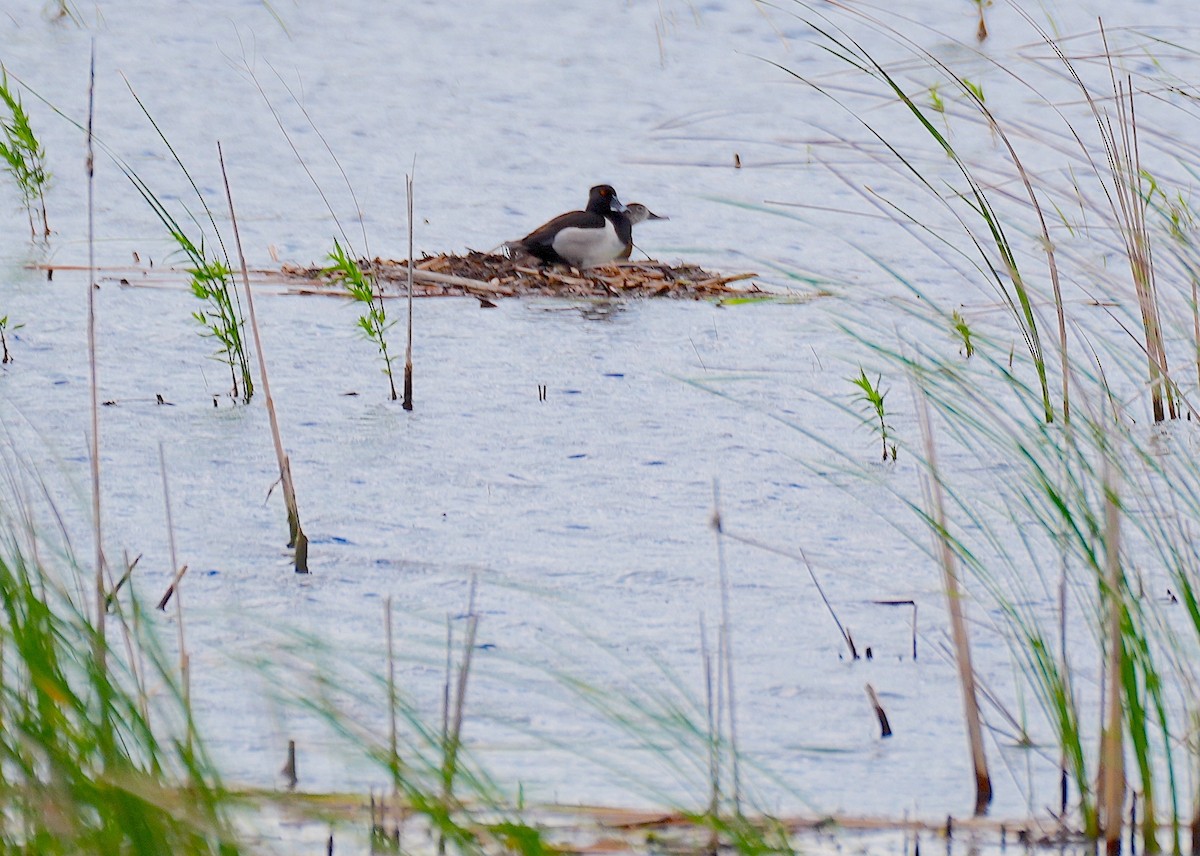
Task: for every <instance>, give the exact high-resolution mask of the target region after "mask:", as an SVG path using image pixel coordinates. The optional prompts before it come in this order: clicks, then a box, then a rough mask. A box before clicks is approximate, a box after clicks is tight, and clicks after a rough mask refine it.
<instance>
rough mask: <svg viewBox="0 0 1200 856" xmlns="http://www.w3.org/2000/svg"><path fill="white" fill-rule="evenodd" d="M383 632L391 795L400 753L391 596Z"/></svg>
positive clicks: (395, 785)
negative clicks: (385, 638)
mask: <svg viewBox="0 0 1200 856" xmlns="http://www.w3.org/2000/svg"><path fill="white" fill-rule="evenodd" d="M383 631H384V635H385V636H386V637H387V689H388V763H389V764H391V767H392V792H393V795H394V794H396V793H398V792H399V790H400V753H399V752H398V750H397V748H396V747H397V741H396V653H395V649H394V647H393V645H392V638H393V637H392V596H391V595H388V596H387V598H386V599H385V600H384V602H383Z"/></svg>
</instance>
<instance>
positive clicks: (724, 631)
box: [712, 479, 742, 817]
mask: <svg viewBox="0 0 1200 856" xmlns="http://www.w3.org/2000/svg"><path fill="white" fill-rule="evenodd" d="M712 527H713V532H714V533H715V534H716V537H717V574H718V580H719V583H720V588H721V627H720V633H719V635H718V639H717V663H718V674H719V675H721V676H722V677H723V678H724V684H725V703H726V705H727V711H728V714H729V772H730V776H731V778H732V781H731V783H730V785H731V789H732V797H733V812H734V816H735V817H740V816H741V814H742V788H741V778H740V775H739V770H738V741H737V706H736V704H735V703H734V699H735V693H734V682H733V640H732V638H731V627H730V620H729V572H728V569H727V567H726V564H725V537H724V536H725V527H724V523H723V522H722V519H721V488H720V485H719V484H718V482H717V481H716V479H714V480H713V516H712Z"/></svg>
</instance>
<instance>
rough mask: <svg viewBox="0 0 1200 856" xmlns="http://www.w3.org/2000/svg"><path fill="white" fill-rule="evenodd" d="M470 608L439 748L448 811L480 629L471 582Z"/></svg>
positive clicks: (441, 849)
mask: <svg viewBox="0 0 1200 856" xmlns="http://www.w3.org/2000/svg"><path fill="white" fill-rule="evenodd" d="M470 603H471V607H470V610H469V612H468V615H467V635H466V638H465V639H464V640H463V659H462V664H461V665H460V666H459V667H458V681H457V682H456V684H455V688H454V711H453V713H452V714H450V715H449V721H448V722H446V720H445V719H444V720H443V723H444V726H443V728H444V731H443V733H444V735H445V741H444V744H443V747H442V751H443V756H442V805H443V807H444V809H445V810H446V811H449V810H450V806H451V803H452V800H453V798H454V778H455V776H456V775H457V774H458V750H459V747H460V746H461V745H462V726H463V711H464V709H465V706H466V698H467V679H468V678H469V677H470V674H471V655H472V654H473V653H474V651H475V633H476V630H477V629H478V627H479V615H478V614H476V612H475V582H474V580H472V582H471V598H470ZM446 691H447V693H448V692H449V672H447V690H446ZM446 702H447V707H446V708H445V710H446V712H447V713H448V712H449V704H448V702H449V699H448V698H447V699H446ZM445 852H446V839H445V836H439V838H438V853H445Z"/></svg>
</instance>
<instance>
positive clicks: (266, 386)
mask: <svg viewBox="0 0 1200 856" xmlns="http://www.w3.org/2000/svg"><path fill="white" fill-rule="evenodd" d="M217 158H218V159H219V160H220V162H221V178H222V180H223V181H224V182H225V198H226V199H227V200H229V220H230V223H231V224H232V226H233V241H234V246H235V247H237V254H238V263H239V264H240V265H241V268H242V285H243V287H244V288H245V291H246V314H247V315H249V317H250V330H251V331H252V332H253V333H254V350H255V351H256V352H257V353H258V376H259V379H260V380H261V381H262V388H263V398H264V400H265V401H266V403H267V416H268V417H269V418H270V420H271V439H272V440H273V441H274V443H275V457H276V459H277V460H278V461H279V481H280V484H281V485H282V487H283V503H284V505H285V506H286V507H287V518H288V546H289V547H294V548H295V551H296V552H295V568H296V573H298V574H307V573H308V536H306V535H305V534H304V530H303V529H302V528H301V527H300V509H299V506H298V505H297V504H296V488H295V486H294V484H293V483H292V464H291V461H289V460H288V456H287V453H286V452H284V450H283V439H282V438H281V436H280V434H279V418H278V417H277V416H276V415H275V399H274V398H273V397H272V396H271V384H270V382H269V381H268V380H267V360H266V356H265V353H264V351H263V346H262V336H261V335H259V332H258V319H257V317H256V316H255V314H254V296H253V295H252V294H251V293H250V272H249V270H248V269H247V268H246V256H245V254H244V253H243V252H242V237H241V235H240V234H239V232H238V225H237V213H236V212H235V211H234V208H233V193H232V192H231V191H230V189H229V175H228V174H227V173H226V171H225V154H224V152H222V151H221V144H220V143H219V142H218V143H217Z"/></svg>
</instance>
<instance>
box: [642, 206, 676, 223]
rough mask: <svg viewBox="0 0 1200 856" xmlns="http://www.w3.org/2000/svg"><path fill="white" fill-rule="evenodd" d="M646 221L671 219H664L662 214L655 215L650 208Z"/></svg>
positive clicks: (667, 218)
mask: <svg viewBox="0 0 1200 856" xmlns="http://www.w3.org/2000/svg"><path fill="white" fill-rule="evenodd" d="M646 219H647V220H670V219H671V218H670V217H664V216H662V215H661V214H655V213H654V212H653V211H651V210H650V209H649V208H647V209H646Z"/></svg>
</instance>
